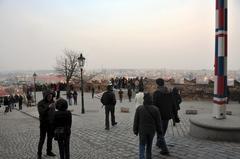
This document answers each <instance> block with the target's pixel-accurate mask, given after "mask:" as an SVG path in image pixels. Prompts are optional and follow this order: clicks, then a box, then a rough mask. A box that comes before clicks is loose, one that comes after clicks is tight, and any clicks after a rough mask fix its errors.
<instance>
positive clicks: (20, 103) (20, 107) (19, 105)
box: [18, 102, 22, 110]
mask: <svg viewBox="0 0 240 159" xmlns="http://www.w3.org/2000/svg"><path fill="white" fill-rule="evenodd" d="M18 107H19V110H22V102H19V103H18Z"/></svg>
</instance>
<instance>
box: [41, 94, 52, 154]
mask: <svg viewBox="0 0 240 159" xmlns="http://www.w3.org/2000/svg"><path fill="white" fill-rule="evenodd" d="M53 103H54V101H53V94H52V92H51V91H46V92H45V93H44V99H42V100H41V101H39V102H38V113H39V121H40V139H39V143H38V152H37V155H38V159H41V158H42V148H43V144H44V141H45V138H46V135H47V155H48V156H56V155H55V154H54V153H53V152H52V139H53V127H52V123H51V121H52V118H53V112H54V110H55V107H54V104H53Z"/></svg>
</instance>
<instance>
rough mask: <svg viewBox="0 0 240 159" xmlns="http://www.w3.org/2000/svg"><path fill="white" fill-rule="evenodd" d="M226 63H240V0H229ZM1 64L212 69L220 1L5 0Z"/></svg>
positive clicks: (1, 0)
mask: <svg viewBox="0 0 240 159" xmlns="http://www.w3.org/2000/svg"><path fill="white" fill-rule="evenodd" d="M228 6H229V7H228V9H229V10H228V12H229V16H228V17H229V23H228V25H229V49H228V51H229V55H228V68H229V69H240V62H239V59H240V45H239V44H240V43H239V40H240V39H239V38H240V30H239V29H237V28H240V20H239V19H240V12H239V9H240V0H228ZM0 20H1V22H0V55H1V56H0V57H1V58H0V59H1V61H0V70H14V69H25V70H35V69H53V67H54V66H55V63H56V57H58V56H61V55H63V50H64V49H65V48H67V49H72V50H76V51H81V52H82V53H83V55H84V56H85V57H86V68H88V69H96V68H169V69H213V65H214V63H213V61H214V60H213V59H214V39H215V37H214V35H215V32H214V31H215V0H0Z"/></svg>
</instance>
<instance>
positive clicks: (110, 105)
mask: <svg viewBox="0 0 240 159" xmlns="http://www.w3.org/2000/svg"><path fill="white" fill-rule="evenodd" d="M101 103H102V104H103V105H104V106H105V130H109V129H110V127H109V112H110V113H111V123H112V126H115V125H117V122H116V121H115V114H114V113H115V105H116V97H115V94H114V93H113V88H112V85H108V86H107V91H106V92H104V93H103V95H102V97H101Z"/></svg>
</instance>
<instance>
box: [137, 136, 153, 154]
mask: <svg viewBox="0 0 240 159" xmlns="http://www.w3.org/2000/svg"><path fill="white" fill-rule="evenodd" d="M153 137H154V133H153V134H140V135H139V159H145V146H146V159H151V158H152V142H153Z"/></svg>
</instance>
